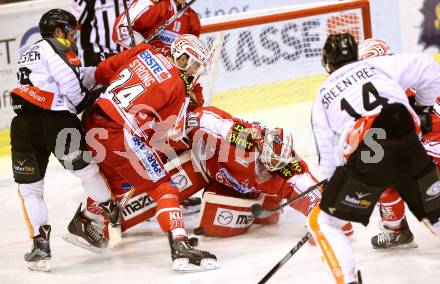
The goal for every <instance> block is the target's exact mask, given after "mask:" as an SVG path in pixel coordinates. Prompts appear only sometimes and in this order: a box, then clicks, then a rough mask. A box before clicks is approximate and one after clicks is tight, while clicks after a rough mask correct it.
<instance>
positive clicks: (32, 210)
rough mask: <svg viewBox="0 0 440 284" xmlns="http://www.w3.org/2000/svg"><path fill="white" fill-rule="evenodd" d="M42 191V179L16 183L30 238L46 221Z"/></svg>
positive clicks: (45, 208) (45, 207)
mask: <svg viewBox="0 0 440 284" xmlns="http://www.w3.org/2000/svg"><path fill="white" fill-rule="evenodd" d="M43 193H44V180H39V181H37V182H34V183H28V184H19V185H18V195H19V196H20V199H21V204H22V208H23V214H24V218H25V220H26V224H27V227H28V230H29V236H30V238H33V237H34V236H35V233H36V234H38V230H39V228H40V226H43V225H46V224H47V222H48V214H47V206H46V202H45V201H44V198H43Z"/></svg>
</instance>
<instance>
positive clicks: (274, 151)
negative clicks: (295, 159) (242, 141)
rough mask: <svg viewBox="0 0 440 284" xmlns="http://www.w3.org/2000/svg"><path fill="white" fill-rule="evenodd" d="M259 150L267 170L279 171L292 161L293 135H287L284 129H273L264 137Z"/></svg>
mask: <svg viewBox="0 0 440 284" xmlns="http://www.w3.org/2000/svg"><path fill="white" fill-rule="evenodd" d="M259 148H260V156H259V159H260V161H261V163H262V164H263V165H264V166H265V167H266V169H268V170H269V171H276V170H279V169H281V168H283V167H285V166H286V165H287V164H288V163H289V162H290V161H291V160H292V152H293V151H292V149H293V139H292V135H291V134H290V133H285V132H284V131H283V129H282V128H275V129H271V130H269V131H268V132H266V134H265V135H264V139H263V141H262V143H260V147H259Z"/></svg>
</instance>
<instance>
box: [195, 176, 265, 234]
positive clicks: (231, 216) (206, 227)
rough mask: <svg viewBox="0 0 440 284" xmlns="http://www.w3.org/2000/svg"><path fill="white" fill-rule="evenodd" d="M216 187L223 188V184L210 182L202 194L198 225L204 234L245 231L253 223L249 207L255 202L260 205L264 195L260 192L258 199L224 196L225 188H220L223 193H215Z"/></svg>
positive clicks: (242, 232)
mask: <svg viewBox="0 0 440 284" xmlns="http://www.w3.org/2000/svg"><path fill="white" fill-rule="evenodd" d="M216 187H221V188H223V187H224V185H222V184H219V183H216V182H212V183H211V184H209V186H208V187H207V188H206V191H205V193H204V195H203V203H202V209H201V212H200V222H199V227H201V228H203V233H204V234H205V235H208V236H215V237H231V236H235V235H240V234H244V233H246V232H247V231H248V230H249V228H250V227H251V226H252V224H253V223H254V217H253V216H252V213H251V210H250V207H251V206H252V205H253V204H255V203H258V204H260V205H261V204H262V203H263V199H264V195H262V194H261V195H260V197H259V198H258V199H246V198H244V197H243V198H240V197H233V196H226V195H224V192H225V190H221V191H222V192H223V194H219V193H215V192H214V191H219V190H218V189H216ZM226 190H229V191H230V189H226ZM231 195H232V194H231Z"/></svg>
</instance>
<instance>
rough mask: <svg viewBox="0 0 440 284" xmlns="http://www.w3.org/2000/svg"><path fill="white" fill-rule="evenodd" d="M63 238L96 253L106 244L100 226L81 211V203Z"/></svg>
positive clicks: (101, 250) (103, 248) (102, 250)
mask: <svg viewBox="0 0 440 284" xmlns="http://www.w3.org/2000/svg"><path fill="white" fill-rule="evenodd" d="M63 239H64V240H65V241H67V242H69V243H71V244H73V245H76V246H79V247H82V248H85V249H88V250H90V251H93V252H96V253H102V252H104V250H105V248H106V247H107V245H108V241H107V240H106V239H105V237H104V235H103V234H102V232H101V230H100V228H98V226H96V225H95V224H93V222H92V221H91V220H89V219H88V218H86V217H85V216H84V215H83V214H82V212H81V204H80V205H79V207H78V210H77V211H76V213H75V216H74V217H73V219H72V221H71V222H70V223H69V226H68V233H66V234H65V235H64V236H63Z"/></svg>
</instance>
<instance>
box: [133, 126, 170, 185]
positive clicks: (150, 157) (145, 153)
mask: <svg viewBox="0 0 440 284" xmlns="http://www.w3.org/2000/svg"><path fill="white" fill-rule="evenodd" d="M127 141H128V143H129V146H130V148H131V150H132V151H133V152H134V153H135V154H136V156H138V158H139V161H140V162H141V163H142V165H143V166H144V168H145V170H146V172H147V174H148V176H149V177H150V180H151V181H153V182H155V181H158V180H159V179H161V178H163V177H164V176H165V175H166V173H165V170H164V169H162V166H161V163H160V162H159V161H158V159H157V158H156V157H155V156H154V154H153V152H152V150H151V149H150V148H149V147H147V146H146V145H145V144H144V143H143V142H142V141H141V139H140V138H139V137H137V136H132V135H130V134H128V135H127Z"/></svg>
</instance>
